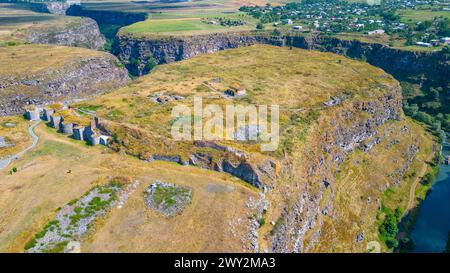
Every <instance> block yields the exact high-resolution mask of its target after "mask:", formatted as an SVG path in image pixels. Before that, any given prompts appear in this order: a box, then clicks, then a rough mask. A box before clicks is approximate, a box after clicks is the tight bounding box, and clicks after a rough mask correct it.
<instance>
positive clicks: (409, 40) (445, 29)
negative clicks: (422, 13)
mask: <svg viewBox="0 0 450 273" xmlns="http://www.w3.org/2000/svg"><path fill="white" fill-rule="evenodd" d="M400 36H401V37H404V38H405V39H406V42H405V44H406V45H413V44H415V43H416V42H430V41H432V40H438V39H439V38H441V37H449V36H450V19H448V18H446V17H443V16H439V17H435V18H433V19H432V20H426V21H423V22H420V23H419V24H417V25H415V26H414V27H410V28H408V29H407V30H406V31H405V32H404V33H400Z"/></svg>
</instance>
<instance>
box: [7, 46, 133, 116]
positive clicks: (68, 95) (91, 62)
mask: <svg viewBox="0 0 450 273" xmlns="http://www.w3.org/2000/svg"><path fill="white" fill-rule="evenodd" d="M19 47H28V48H29V47H39V48H37V49H36V51H37V52H39V51H40V50H52V52H54V54H55V56H54V58H58V57H57V56H56V54H57V50H61V51H62V50H63V49H66V48H64V47H52V46H44V45H39V46H38V45H24V46H17V47H12V48H6V49H8V50H20V48H19ZM55 48H56V49H57V50H55ZM67 50H68V51H71V52H74V51H82V52H78V53H79V54H86V56H85V57H80V58H69V57H70V53H71V52H67V55H68V56H67V58H68V59H64V57H61V59H60V60H59V61H58V65H57V66H55V65H53V62H52V61H51V60H49V61H50V62H49V67H46V68H44V69H40V70H38V71H37V72H35V71H31V70H30V71H29V72H28V73H27V71H25V70H23V71H22V70H20V71H19V70H18V69H15V68H14V67H11V70H10V73H3V74H0V91H1V96H0V116H5V115H18V114H22V113H23V111H24V106H26V105H27V104H37V105H43V104H48V103H51V102H54V101H56V100H73V99H82V98H85V97H89V96H91V95H95V94H100V93H103V92H106V91H108V90H111V89H114V88H117V87H120V86H123V85H125V84H126V83H127V81H128V80H129V77H128V73H127V71H126V69H124V68H123V67H121V66H120V65H118V64H119V62H118V60H117V58H115V57H114V56H112V55H111V54H108V53H102V52H92V51H90V50H87V49H67ZM64 52H65V51H64ZM83 52H84V53H83ZM6 54H7V53H6ZM14 54H16V53H14ZM64 54H66V53H64ZM74 54H75V53H74ZM29 58H30V62H31V61H32V60H33V58H34V57H33V56H29ZM5 61H7V60H5ZM20 65H23V64H20ZM33 65H35V64H32V63H30V66H33ZM40 65H41V66H42V64H40Z"/></svg>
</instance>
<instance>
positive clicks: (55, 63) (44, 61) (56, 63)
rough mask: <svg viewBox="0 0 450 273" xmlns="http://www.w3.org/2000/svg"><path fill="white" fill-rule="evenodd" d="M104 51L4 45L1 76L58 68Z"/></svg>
mask: <svg viewBox="0 0 450 273" xmlns="http://www.w3.org/2000/svg"><path fill="white" fill-rule="evenodd" d="M102 54H105V53H103V52H99V51H94V50H89V49H84V48H74V47H65V46H51V45H31V44H30V45H19V46H7V47H2V48H1V51H0V60H1V62H2V65H1V66H0V75H1V76H13V75H15V76H26V75H28V74H30V75H32V74H37V73H42V72H46V71H48V70H49V69H51V70H57V69H58V68H59V67H63V66H65V65H67V64H69V63H72V62H75V61H82V60H85V59H88V58H90V57H96V56H101V55H102Z"/></svg>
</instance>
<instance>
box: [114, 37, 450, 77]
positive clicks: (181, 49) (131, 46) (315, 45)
mask: <svg viewBox="0 0 450 273" xmlns="http://www.w3.org/2000/svg"><path fill="white" fill-rule="evenodd" d="M257 43H262V44H270V45H277V46H282V45H292V46H293V47H298V48H304V49H314V50H321V51H326V52H333V53H337V54H341V55H344V56H347V57H350V58H357V59H363V60H366V61H367V62H368V63H370V64H372V65H374V66H377V67H380V68H382V69H384V70H385V71H387V72H389V73H390V74H392V75H394V76H395V77H396V78H399V79H402V78H420V77H421V75H427V77H431V78H433V79H436V80H445V79H447V80H448V75H449V74H450V65H449V62H450V55H448V54H447V55H446V54H442V53H440V52H414V51H406V50H400V49H395V48H390V47H387V46H384V45H381V44H372V43H364V42H360V41H356V40H353V41H349V40H341V39H338V38H333V37H327V36H324V35H316V34H310V35H306V36H283V37H274V36H271V35H269V34H267V33H258V32H237V33H217V34H209V35H196V36H187V37H167V36H166V37H164V36H147V37H146V36H137V35H132V34H129V33H124V32H120V33H119V34H118V35H117V37H116V39H115V42H114V45H113V52H114V54H115V55H116V56H118V57H119V59H120V60H121V61H122V62H124V64H126V65H127V68H128V69H129V70H130V71H131V73H133V74H136V75H142V74H146V73H148V69H147V67H146V64H147V63H148V59H149V58H153V59H154V60H155V61H156V63H159V64H162V63H170V62H173V61H179V60H183V59H187V58H191V57H193V56H196V55H199V54H204V53H211V52H216V51H219V50H225V49H230V48H237V47H242V46H248V45H252V44H257Z"/></svg>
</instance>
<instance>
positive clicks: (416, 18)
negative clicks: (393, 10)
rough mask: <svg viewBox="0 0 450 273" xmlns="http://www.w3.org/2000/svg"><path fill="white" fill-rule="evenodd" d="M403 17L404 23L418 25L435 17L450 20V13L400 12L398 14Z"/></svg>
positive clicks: (430, 11)
mask: <svg viewBox="0 0 450 273" xmlns="http://www.w3.org/2000/svg"><path fill="white" fill-rule="evenodd" d="M397 14H398V15H399V16H400V17H401V21H402V22H403V23H408V24H412V23H417V22H420V21H424V20H431V19H433V18H434V17H441V16H442V17H444V18H448V19H450V12H449V11H432V10H399V11H398V13H397Z"/></svg>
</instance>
